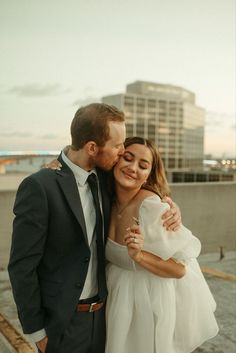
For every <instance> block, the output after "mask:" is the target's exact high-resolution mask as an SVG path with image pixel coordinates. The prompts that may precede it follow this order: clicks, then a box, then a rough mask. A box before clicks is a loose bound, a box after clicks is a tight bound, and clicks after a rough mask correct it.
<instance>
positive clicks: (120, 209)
mask: <svg viewBox="0 0 236 353" xmlns="http://www.w3.org/2000/svg"><path fill="white" fill-rule="evenodd" d="M136 195H137V194H135V195H134V196H133V197H132V198H131V199H130V200H129V202H127V203H126V204H125V205H124V206H123V207H119V205H118V202H117V201H115V208H116V212H117V218H119V219H121V218H122V214H123V212H124V211H125V210H126V208H127V207H128V206H129V205H130V204H131V203H132V201H133V200H134V199H135V197H136Z"/></svg>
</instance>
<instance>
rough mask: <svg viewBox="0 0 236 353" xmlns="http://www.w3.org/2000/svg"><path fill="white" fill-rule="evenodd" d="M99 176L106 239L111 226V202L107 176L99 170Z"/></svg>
mask: <svg viewBox="0 0 236 353" xmlns="http://www.w3.org/2000/svg"><path fill="white" fill-rule="evenodd" d="M97 175H98V178H99V184H100V189H101V195H102V210H103V220H104V237H105V239H106V238H107V235H108V230H109V224H110V213H111V201H110V197H109V195H108V192H107V184H106V183H107V175H106V174H105V173H104V172H102V171H101V170H100V169H98V168H97Z"/></svg>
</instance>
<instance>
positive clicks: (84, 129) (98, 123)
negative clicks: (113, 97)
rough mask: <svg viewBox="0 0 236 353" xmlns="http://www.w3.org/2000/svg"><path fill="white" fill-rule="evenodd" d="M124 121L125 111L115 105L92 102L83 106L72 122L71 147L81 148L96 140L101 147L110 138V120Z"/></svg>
mask: <svg viewBox="0 0 236 353" xmlns="http://www.w3.org/2000/svg"><path fill="white" fill-rule="evenodd" d="M110 121H117V122H124V121H125V115H124V113H123V112H122V111H121V110H119V109H118V108H116V107H115V106H113V105H108V104H105V103H92V104H89V105H87V106H84V107H81V108H79V109H78V110H77V112H76V113H75V116H74V119H73V120H72V123H71V128H70V131H71V139H72V143H71V148H72V149H73V150H79V149H81V148H83V146H84V145H85V144H86V143H87V142H88V141H95V142H96V144H97V145H98V146H100V147H102V146H104V145H105V143H106V142H107V141H108V140H109V138H110V129H109V122H110Z"/></svg>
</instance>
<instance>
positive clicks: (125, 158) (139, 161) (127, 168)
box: [114, 144, 153, 189]
mask: <svg viewBox="0 0 236 353" xmlns="http://www.w3.org/2000/svg"><path fill="white" fill-rule="evenodd" d="M152 162H153V158H152V154H151V151H150V150H149V148H148V147H146V146H144V145H140V144H133V145H130V146H128V147H126V149H125V152H124V154H123V155H122V156H121V157H120V159H119V161H118V163H117V164H116V165H115V167H114V178H115V181H116V183H117V184H119V185H121V186H123V187H125V188H128V189H131V188H132V189H136V188H137V189H140V188H141V186H142V185H143V183H145V182H146V180H147V178H148V176H149V174H150V172H151V169H152Z"/></svg>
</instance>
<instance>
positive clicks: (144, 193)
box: [138, 189, 161, 204]
mask: <svg viewBox="0 0 236 353" xmlns="http://www.w3.org/2000/svg"><path fill="white" fill-rule="evenodd" d="M138 199H139V201H140V204H142V203H143V202H144V201H146V200H149V199H150V200H156V202H158V201H159V202H160V201H161V199H160V197H159V196H158V195H157V194H156V193H155V192H153V191H150V190H146V189H141V190H140V191H139V195H138Z"/></svg>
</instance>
